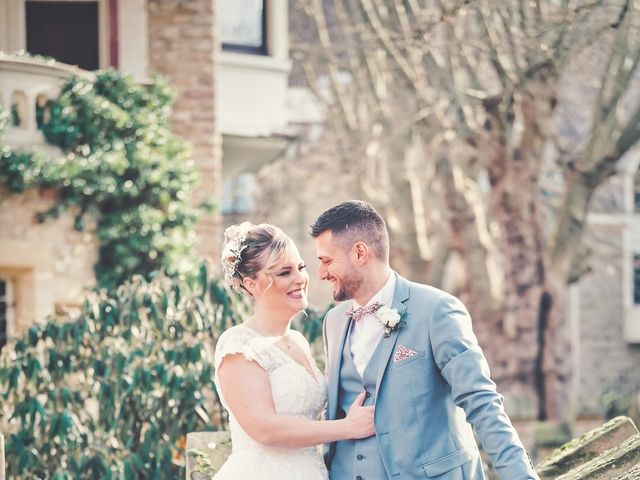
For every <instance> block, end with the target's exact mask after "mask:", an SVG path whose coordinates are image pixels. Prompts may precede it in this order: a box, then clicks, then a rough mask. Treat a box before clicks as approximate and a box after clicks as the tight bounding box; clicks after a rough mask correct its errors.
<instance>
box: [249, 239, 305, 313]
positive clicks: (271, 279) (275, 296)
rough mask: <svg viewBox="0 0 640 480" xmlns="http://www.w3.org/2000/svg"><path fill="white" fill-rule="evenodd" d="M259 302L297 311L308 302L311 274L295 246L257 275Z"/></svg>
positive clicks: (286, 310) (287, 249)
mask: <svg viewBox="0 0 640 480" xmlns="http://www.w3.org/2000/svg"><path fill="white" fill-rule="evenodd" d="M255 280H256V287H257V288H256V294H255V295H254V298H255V301H256V303H259V302H260V303H263V304H264V306H266V307H268V308H270V309H273V310H276V311H283V313H285V312H286V313H291V314H295V313H297V312H299V311H301V310H304V309H305V308H307V306H308V305H309V302H308V300H307V293H308V290H309V274H308V273H307V269H306V267H305V264H304V262H303V261H302V258H301V257H300V253H299V252H298V249H297V248H296V247H295V245H291V246H289V247H288V248H286V249H285V250H284V251H283V252H282V253H281V254H280V255H279V256H278V257H277V259H276V261H275V262H274V263H273V265H271V266H269V267H268V268H265V269H263V270H261V271H260V272H259V273H258V275H257V276H256V279H255Z"/></svg>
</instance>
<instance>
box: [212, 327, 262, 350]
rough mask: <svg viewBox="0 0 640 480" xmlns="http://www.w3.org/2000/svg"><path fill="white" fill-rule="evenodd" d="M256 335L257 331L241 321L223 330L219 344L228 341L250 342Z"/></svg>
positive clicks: (237, 342) (236, 342)
mask: <svg viewBox="0 0 640 480" xmlns="http://www.w3.org/2000/svg"><path fill="white" fill-rule="evenodd" d="M255 336H256V335H255V332H253V331H252V330H251V329H249V328H247V327H246V326H245V325H244V324H243V323H240V324H238V325H234V326H233V327H231V328H227V329H226V330H225V331H224V332H222V334H221V335H220V337H219V338H218V342H217V345H219V346H220V345H224V344H227V343H234V344H245V343H249V342H250V341H251V340H252V339H253V338H255Z"/></svg>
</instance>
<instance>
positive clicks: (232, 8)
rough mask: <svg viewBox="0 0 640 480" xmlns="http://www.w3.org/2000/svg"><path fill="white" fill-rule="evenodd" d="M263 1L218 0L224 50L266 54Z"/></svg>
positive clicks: (265, 21) (264, 5) (264, 6)
mask: <svg viewBox="0 0 640 480" xmlns="http://www.w3.org/2000/svg"><path fill="white" fill-rule="evenodd" d="M265 3H266V2H265V0H218V18H220V37H221V39H222V48H223V49H224V50H230V51H236V52H245V53H255V54H259V55H266V54H267V41H266V24H267V20H266V19H267V17H266V15H267V14H266V4H265Z"/></svg>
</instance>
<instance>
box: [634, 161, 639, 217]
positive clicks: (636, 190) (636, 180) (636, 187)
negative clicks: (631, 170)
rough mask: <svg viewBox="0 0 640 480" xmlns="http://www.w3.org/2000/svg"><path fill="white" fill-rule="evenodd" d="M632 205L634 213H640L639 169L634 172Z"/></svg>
mask: <svg viewBox="0 0 640 480" xmlns="http://www.w3.org/2000/svg"><path fill="white" fill-rule="evenodd" d="M633 205H634V212H635V213H640V169H639V170H638V171H637V172H636V176H635V178H634V181H633Z"/></svg>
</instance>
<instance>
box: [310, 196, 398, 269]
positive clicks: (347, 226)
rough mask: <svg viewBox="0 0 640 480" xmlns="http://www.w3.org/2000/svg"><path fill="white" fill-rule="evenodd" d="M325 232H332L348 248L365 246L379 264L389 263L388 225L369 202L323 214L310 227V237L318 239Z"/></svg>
mask: <svg viewBox="0 0 640 480" xmlns="http://www.w3.org/2000/svg"><path fill="white" fill-rule="evenodd" d="M324 232H331V234H332V235H334V236H335V237H336V238H338V239H339V241H340V242H341V243H343V244H344V246H345V247H346V248H351V246H353V245H354V244H355V243H356V242H364V243H366V244H367V245H369V246H370V247H371V249H372V250H373V253H374V254H375V256H376V257H378V258H379V259H380V260H383V261H388V260H389V233H388V232H387V225H386V224H385V222H384V219H383V218H382V217H381V216H380V214H379V213H378V212H377V211H376V209H375V208H373V207H372V206H371V205H370V204H368V203H367V202H363V201H361V200H349V201H347V202H342V203H341V204H339V205H336V206H335V207H332V208H330V209H329V210H327V211H326V212H324V213H323V214H322V215H320V216H319V217H318V219H317V220H316V221H315V223H314V224H313V225H311V236H312V237H313V238H316V237H319V236H320V235H322V234H323V233H324Z"/></svg>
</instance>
